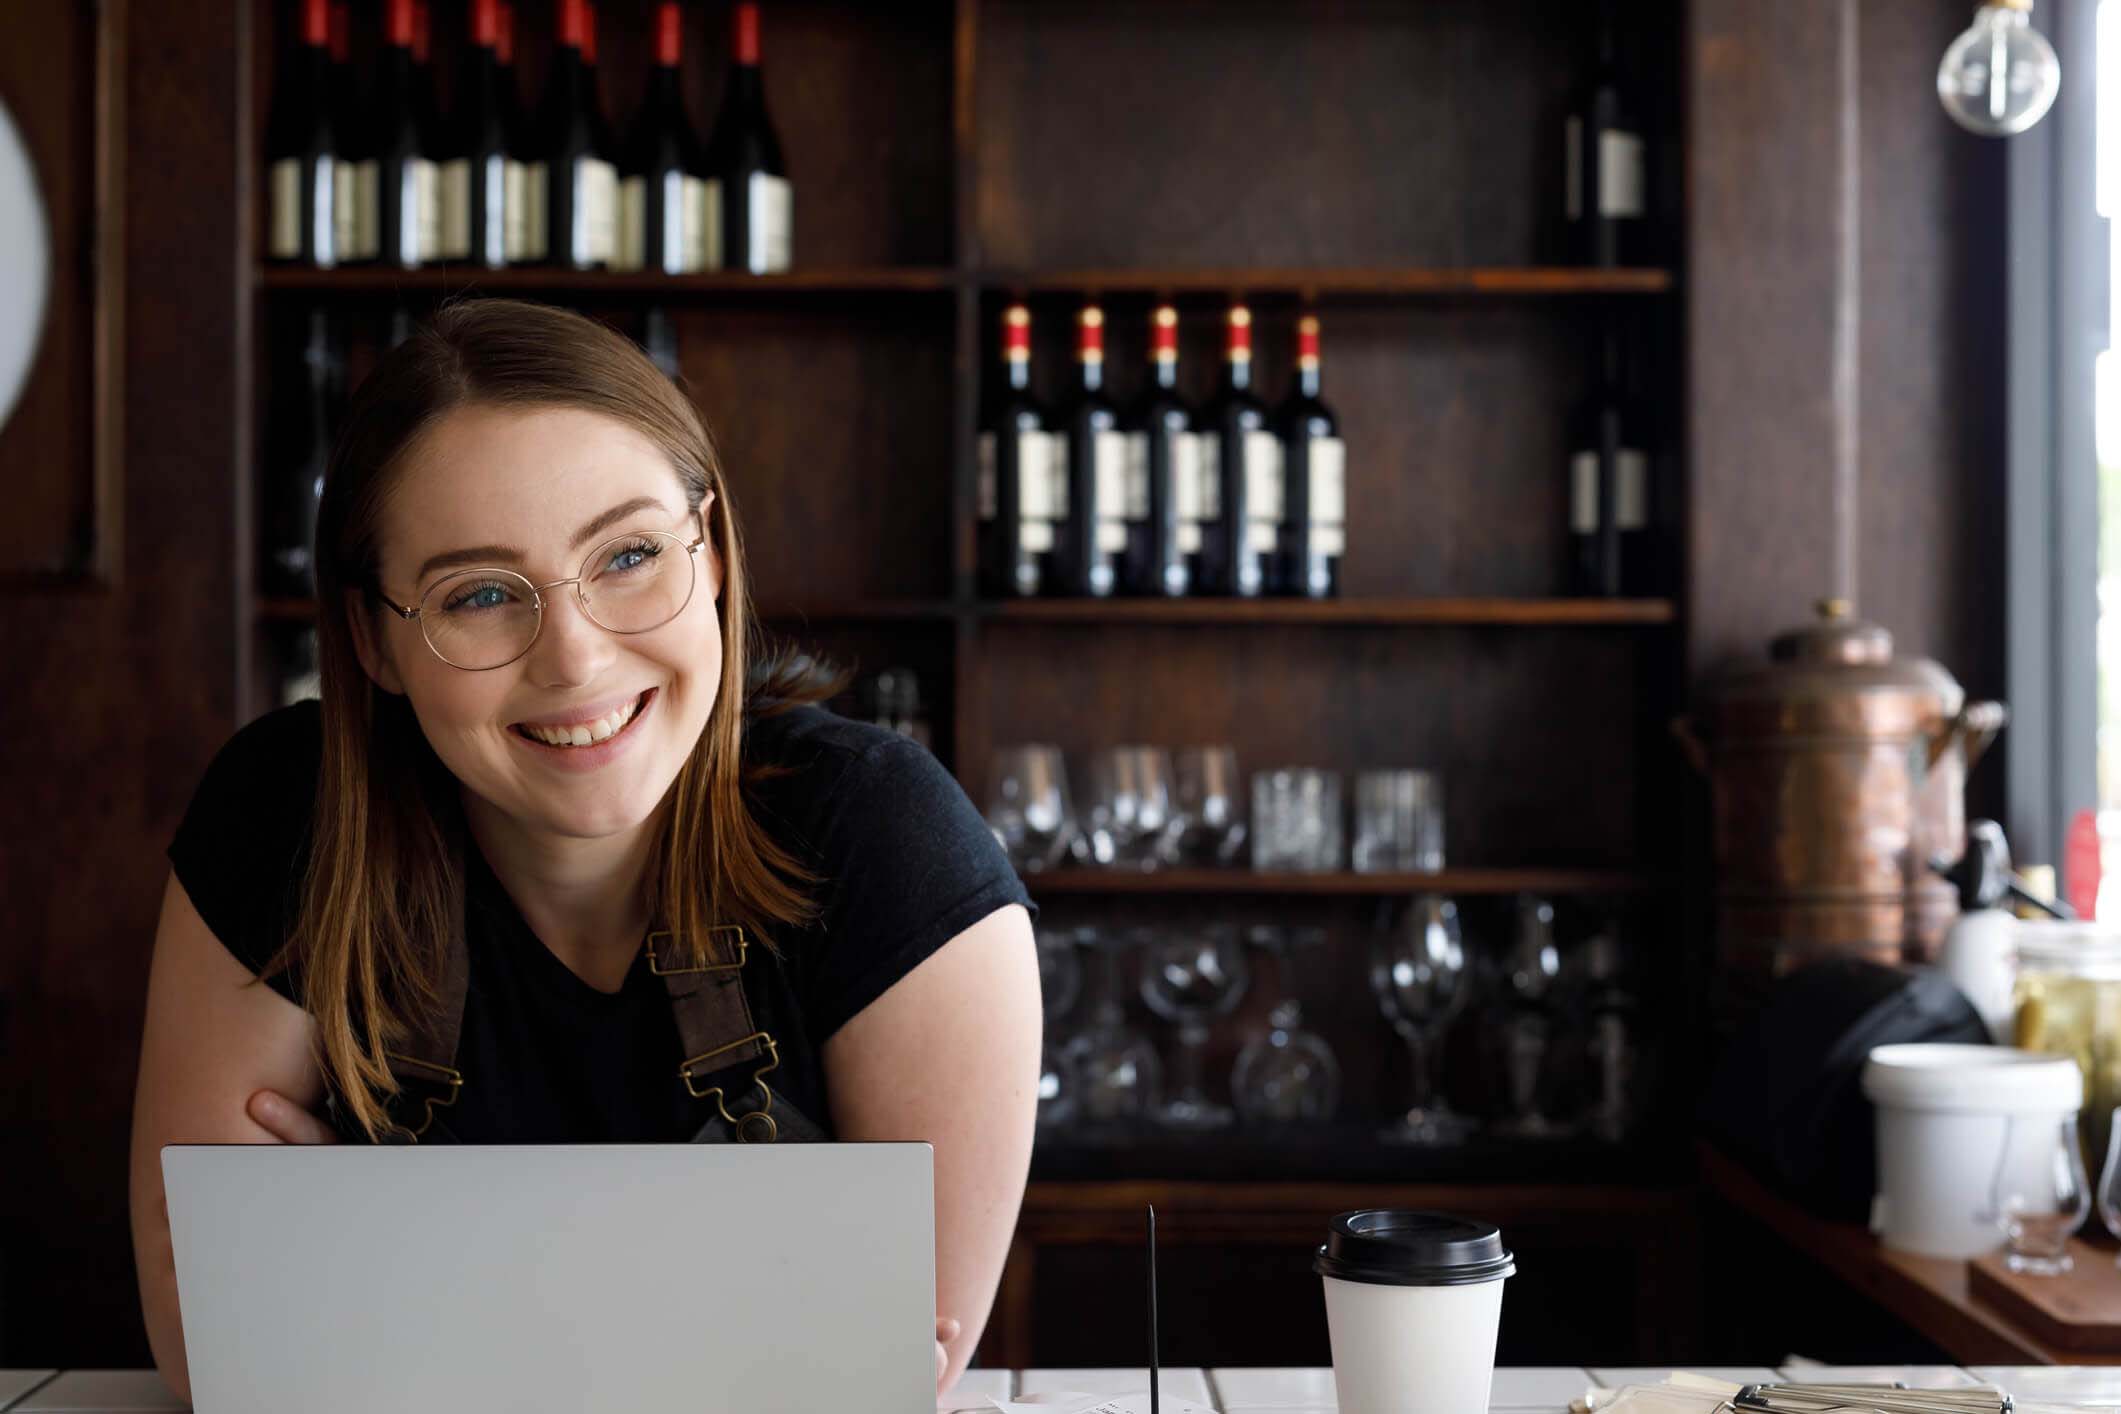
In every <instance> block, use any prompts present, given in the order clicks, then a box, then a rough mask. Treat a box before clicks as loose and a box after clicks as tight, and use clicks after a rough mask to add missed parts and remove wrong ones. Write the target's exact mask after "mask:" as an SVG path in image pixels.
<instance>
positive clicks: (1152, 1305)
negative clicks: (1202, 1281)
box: [1149, 1203, 1162, 1414]
mask: <svg viewBox="0 0 2121 1414" xmlns="http://www.w3.org/2000/svg"><path fill="white" fill-rule="evenodd" d="M1156 1345H1157V1340H1156V1205H1155V1204H1154V1203H1151V1204H1150V1205H1149V1414H1162V1406H1161V1405H1160V1404H1159V1403H1158V1401H1157V1392H1156V1373H1157V1371H1156V1366H1157V1358H1156Z"/></svg>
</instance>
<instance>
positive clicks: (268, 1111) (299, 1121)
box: [244, 1090, 339, 1144]
mask: <svg viewBox="0 0 2121 1414" xmlns="http://www.w3.org/2000/svg"><path fill="white" fill-rule="evenodd" d="M244 1110H245V1112H246V1113H248V1114H249V1115H250V1117H251V1118H252V1119H254V1120H256V1121H257V1122H258V1123H259V1124H260V1125H262V1126H264V1128H265V1131H266V1132H267V1133H268V1134H270V1135H272V1137H273V1138H275V1139H277V1140H279V1141H280V1142H281V1143H282V1144H336V1143H338V1142H339V1136H338V1134H337V1133H336V1132H334V1131H333V1129H332V1127H331V1126H330V1125H328V1124H326V1123H325V1122H324V1121H323V1120H321V1119H318V1118H317V1117H316V1116H315V1115H313V1114H311V1113H310V1112H309V1111H308V1110H305V1109H303V1108H302V1107H301V1106H300V1105H298V1104H296V1103H295V1102H294V1101H293V1100H290V1099H288V1098H287V1097H286V1096H285V1095H283V1094H281V1093H280V1092H279V1091H277V1090H260V1091H259V1092H258V1093H257V1094H255V1095H252V1096H251V1097H250V1103H249V1104H248V1105H245V1106H244Z"/></svg>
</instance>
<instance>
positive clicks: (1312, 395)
mask: <svg viewBox="0 0 2121 1414" xmlns="http://www.w3.org/2000/svg"><path fill="white" fill-rule="evenodd" d="M1296 387H1297V390H1298V391H1299V392H1301V393H1302V394H1303V395H1304V396H1305V397H1306V398H1309V399H1311V400H1312V401H1313V402H1316V401H1317V400H1318V388H1319V379H1318V365H1317V364H1316V363H1308V362H1307V363H1305V364H1304V365H1303V366H1302V367H1300V368H1298V369H1297V370H1296Z"/></svg>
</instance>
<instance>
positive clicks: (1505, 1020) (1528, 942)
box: [1495, 894, 1567, 1139]
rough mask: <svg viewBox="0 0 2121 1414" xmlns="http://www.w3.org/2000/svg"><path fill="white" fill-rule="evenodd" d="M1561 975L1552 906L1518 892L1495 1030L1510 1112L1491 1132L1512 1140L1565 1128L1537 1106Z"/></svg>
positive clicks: (1557, 1132) (1542, 1136) (1546, 1135)
mask: <svg viewBox="0 0 2121 1414" xmlns="http://www.w3.org/2000/svg"><path fill="white" fill-rule="evenodd" d="M1560 978H1561V949H1560V948H1559V947H1558V946H1557V945H1556V944H1555V941H1554V905H1553V904H1551V903H1549V902H1548V901H1547V900H1545V899H1543V898H1541V897H1540V896H1539V895H1537V894H1520V895H1519V896H1518V899H1517V926H1516V928H1515V930H1514V931H1513V932H1512V934H1511V940H1510V947H1509V950H1508V951H1507V952H1506V953H1504V955H1503V982H1504V987H1505V990H1506V992H1507V998H1506V1001H1505V1004H1504V1006H1505V1009H1504V1015H1503V1017H1502V1021H1501V1024H1500V1025H1499V1026H1498V1027H1497V1028H1496V1040H1497V1041H1498V1043H1499V1044H1500V1046H1501V1048H1502V1076H1503V1090H1504V1094H1505V1097H1506V1102H1507V1107H1508V1111H1509V1113H1508V1116H1507V1117H1506V1118H1505V1119H1504V1120H1503V1121H1502V1122H1501V1123H1500V1124H1498V1125H1496V1126H1495V1132H1496V1133H1498V1134H1504V1135H1508V1136H1510V1137H1511V1138H1515V1139H1551V1138H1556V1137H1558V1136H1560V1135H1562V1134H1564V1133H1566V1132H1567V1130H1566V1128H1565V1127H1564V1126H1562V1125H1560V1124H1557V1123H1555V1121H1553V1120H1552V1119H1549V1118H1548V1117H1547V1115H1546V1114H1545V1112H1544V1110H1543V1109H1542V1107H1541V1096H1542V1092H1543V1091H1544V1090H1545V1088H1546V1087H1545V1083H1544V1082H1545V1078H1546V1068H1547V1056H1548V1054H1549V1052H1550V1051H1551V1050H1552V1049H1553V1039H1554V1017H1553V1002H1554V1000H1555V996H1556V992H1557V990H1558V984H1559V981H1560Z"/></svg>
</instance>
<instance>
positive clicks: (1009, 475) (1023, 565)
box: [979, 304, 1067, 598]
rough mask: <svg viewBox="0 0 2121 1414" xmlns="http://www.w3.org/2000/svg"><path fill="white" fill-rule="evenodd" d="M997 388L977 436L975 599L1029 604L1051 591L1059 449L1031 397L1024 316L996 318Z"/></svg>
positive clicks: (1007, 313)
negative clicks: (986, 597)
mask: <svg viewBox="0 0 2121 1414" xmlns="http://www.w3.org/2000/svg"><path fill="white" fill-rule="evenodd" d="M1002 366H1003V370H1004V377H1003V379H1002V382H1001V383H1000V384H999V385H998V386H997V387H996V388H995V390H994V391H993V393H991V394H990V395H989V398H988V406H987V411H986V414H985V416H983V417H982V418H981V420H980V434H979V526H980V557H979V558H980V577H981V580H982V585H981V589H982V592H984V593H985V594H987V595H989V596H990V597H993V598H1028V597H1030V596H1032V595H1036V594H1039V593H1041V592H1043V591H1045V590H1046V589H1047V588H1048V586H1049V584H1058V582H1059V581H1058V577H1057V576H1055V575H1052V574H1050V572H1049V571H1050V557H1051V554H1052V551H1053V548H1054V534H1053V531H1054V522H1055V521H1056V520H1057V519H1058V518H1059V515H1060V513H1061V512H1062V510H1063V506H1062V505H1061V504H1059V503H1058V502H1059V498H1057V497H1055V496H1054V494H1053V491H1054V486H1055V480H1056V473H1058V475H1060V476H1065V475H1066V474H1067V467H1066V465H1065V464H1061V465H1059V466H1056V465H1055V463H1056V461H1057V460H1059V456H1060V455H1063V454H1064V453H1065V443H1064V442H1063V440H1062V439H1061V438H1059V437H1057V436H1056V435H1055V430H1054V425H1053V422H1052V420H1051V418H1050V417H1049V416H1048V414H1047V412H1046V409H1045V406H1044V405H1043V404H1042V403H1040V402H1039V401H1038V399H1037V398H1036V397H1034V396H1033V395H1032V392H1031V311H1030V310H1029V309H1026V308H1025V307H1024V306H1023V305H1021V304H1012V305H1010V306H1009V307H1008V308H1007V309H1006V310H1004V311H1003V312H1002Z"/></svg>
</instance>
